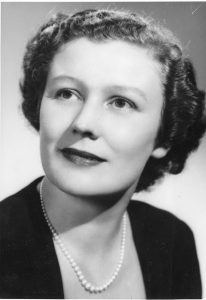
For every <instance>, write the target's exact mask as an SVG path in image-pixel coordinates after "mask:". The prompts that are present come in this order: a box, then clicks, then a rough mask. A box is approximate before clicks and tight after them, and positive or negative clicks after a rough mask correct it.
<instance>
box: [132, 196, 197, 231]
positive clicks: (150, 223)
mask: <svg viewBox="0 0 206 300" xmlns="http://www.w3.org/2000/svg"><path fill="white" fill-rule="evenodd" d="M128 212H129V216H130V220H131V222H132V223H133V225H134V226H141V227H142V229H144V230H146V231H149V232H151V233H152V234H155V233H156V234H158V235H166V236H168V235H171V234H172V235H173V234H174V233H175V232H176V233H178V235H180V236H181V235H183V234H187V235H188V234H189V235H193V234H192V231H191V229H190V228H189V226H188V225H187V224H186V223H185V222H183V221H182V220H180V219H179V218H178V217H176V216H175V215H174V214H172V213H170V212H168V211H166V210H164V209H160V208H157V207H154V206H152V205H150V204H147V203H144V202H141V201H135V200H132V201H130V204H129V207H128Z"/></svg>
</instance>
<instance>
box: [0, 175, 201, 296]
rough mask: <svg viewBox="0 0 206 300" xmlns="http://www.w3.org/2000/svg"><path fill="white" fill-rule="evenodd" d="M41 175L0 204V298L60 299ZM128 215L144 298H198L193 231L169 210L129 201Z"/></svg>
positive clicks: (55, 259)
mask: <svg viewBox="0 0 206 300" xmlns="http://www.w3.org/2000/svg"><path fill="white" fill-rule="evenodd" d="M39 181H40V178H39V179H37V180H35V181H34V182H32V183H31V184H30V185H29V186H27V187H26V188H24V189H23V190H21V191H20V192H18V193H17V194H15V195H13V196H11V197H9V198H7V199H5V200H3V201H2V202H1V203H0V298H64V293H63V285H62V279H61V273H60V268H59V264H58V260H57V256H56V253H55V249H54V245H53V241H52V235H51V232H50V231H49V229H48V226H47V224H46V222H45V220H44V217H43V215H42V211H41V207H40V199H39V194H38V192H37V190H36V185H37V183H38V182H39ZM128 213H129V217H130V221H131V225H132V231H133V236H134V241H135V246H136V249H137V253H138V256H139V260H140V264H141V268H142V274H143V278H144V284H145V290H146V296H147V298H153V299H154V298H159V299H169V298H170V299H171V298H173V299H174V298H201V280H200V271H199V264H198V259H197V254H196V249H195V242H194V238H193V234H192V232H191V230H190V229H189V228H188V226H187V225H186V224H185V223H183V222H182V221H180V220H179V219H177V218H176V217H175V216H173V215H172V214H170V213H168V212H166V211H163V210H160V209H157V208H154V207H152V206H150V205H148V204H145V203H142V202H139V201H131V202H130V204H129V207H128Z"/></svg>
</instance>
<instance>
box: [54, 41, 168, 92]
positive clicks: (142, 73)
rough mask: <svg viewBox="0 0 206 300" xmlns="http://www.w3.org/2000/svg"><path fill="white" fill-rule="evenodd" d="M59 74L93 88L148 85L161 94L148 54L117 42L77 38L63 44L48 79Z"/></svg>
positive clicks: (154, 65) (158, 76) (155, 63)
mask: <svg viewBox="0 0 206 300" xmlns="http://www.w3.org/2000/svg"><path fill="white" fill-rule="evenodd" d="M62 75H69V76H71V77H78V79H79V80H82V81H85V83H86V84H88V85H93V86H104V85H111V84H114V85H115V84H116V85H122V84H130V85H134V86H135V85H140V86H142V87H145V86H146V85H148V84H152V85H153V86H152V89H153V91H154V89H156V88H157V89H159V90H161V91H162V82H161V77H162V74H161V65H160V63H159V62H158V61H157V60H156V59H154V58H153V56H152V54H151V52H150V51H149V50H148V49H145V48H143V47H141V46H137V45H134V44H131V43H129V42H125V41H120V40H106V41H91V40H88V39H87V38H79V39H76V40H73V41H70V42H68V43H66V44H64V45H63V46H62V47H61V48H60V49H59V51H58V52H57V54H56V55H55V56H54V59H53V61H52V63H51V67H50V72H49V77H56V76H62ZM91 80H92V82H91Z"/></svg>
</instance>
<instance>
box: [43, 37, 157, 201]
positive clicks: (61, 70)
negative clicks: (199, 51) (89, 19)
mask: <svg viewBox="0 0 206 300" xmlns="http://www.w3.org/2000/svg"><path fill="white" fill-rule="evenodd" d="M162 106H163V87H162V84H161V67H160V65H159V63H158V62H157V61H156V60H154V59H153V58H152V56H151V55H150V54H149V52H148V51H147V50H146V49H143V48H141V47H138V46H135V45H132V44H129V43H127V42H124V41H104V42H94V41H89V40H88V39H86V38H80V39H77V40H74V41H72V42H69V43H67V44H65V45H64V46H63V47H62V48H61V49H60V51H59V52H58V53H57V54H56V55H55V57H54V59H53V62H52V64H51V67H50V72H49V74H48V79H47V84H46V88H45V91H44V94H43V98H42V104H41V110H40V138H41V158H42V163H43V167H44V170H45V173H46V175H47V177H48V178H49V179H50V181H51V182H52V183H53V184H55V185H56V186H57V187H58V188H60V189H61V190H63V191H64V192H66V193H69V194H72V195H78V196H97V195H106V194H111V193H117V192H123V191H126V190H128V189H129V188H132V187H133V186H136V184H137V182H138V179H139V176H140V175H141V172H142V170H143V168H144V166H145V163H146V162H147V160H148V158H149V157H150V156H151V155H155V151H157V150H155V151H154V142H155V138H156V135H157V132H158V128H159V125H160V119H161V110H162Z"/></svg>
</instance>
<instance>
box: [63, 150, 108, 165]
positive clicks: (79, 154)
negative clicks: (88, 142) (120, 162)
mask: <svg viewBox="0 0 206 300" xmlns="http://www.w3.org/2000/svg"><path fill="white" fill-rule="evenodd" d="M61 152H62V154H63V156H64V157H65V158H66V159H68V160H70V161H71V162H73V163H74V164H76V165H80V166H92V165H96V164H99V163H102V162H104V161H106V160H105V159H103V158H102V157H99V156H97V155H95V154H93V153H90V152H86V151H81V150H77V149H74V148H63V149H62V150H61Z"/></svg>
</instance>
